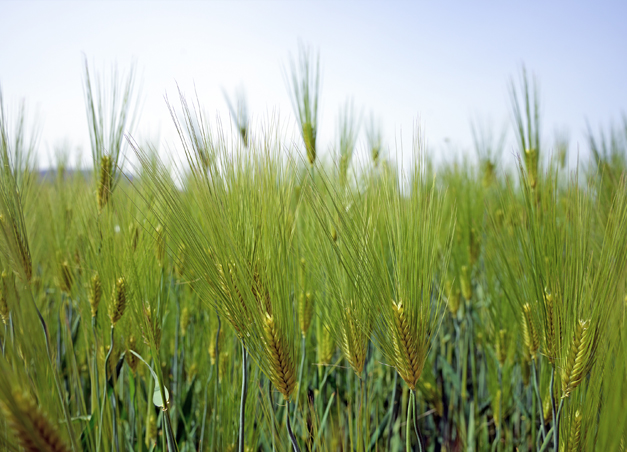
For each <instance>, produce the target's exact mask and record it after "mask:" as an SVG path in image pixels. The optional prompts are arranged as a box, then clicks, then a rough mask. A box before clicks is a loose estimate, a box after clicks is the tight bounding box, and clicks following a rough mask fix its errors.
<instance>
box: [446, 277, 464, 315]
mask: <svg viewBox="0 0 627 452" xmlns="http://www.w3.org/2000/svg"><path fill="white" fill-rule="evenodd" d="M444 293H445V294H446V299H447V301H448V310H449V311H450V312H451V314H452V315H453V316H456V315H457V311H459V306H460V304H461V292H460V290H459V288H458V287H455V288H453V282H452V281H451V280H450V279H447V280H446V283H445V284H444Z"/></svg>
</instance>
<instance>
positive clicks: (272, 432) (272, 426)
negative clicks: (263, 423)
mask: <svg viewBox="0 0 627 452" xmlns="http://www.w3.org/2000/svg"><path fill="white" fill-rule="evenodd" d="M268 400H269V401H270V422H271V423H272V425H271V426H270V433H271V435H272V452H275V451H276V449H275V445H274V403H273V402H272V383H271V382H270V380H268Z"/></svg>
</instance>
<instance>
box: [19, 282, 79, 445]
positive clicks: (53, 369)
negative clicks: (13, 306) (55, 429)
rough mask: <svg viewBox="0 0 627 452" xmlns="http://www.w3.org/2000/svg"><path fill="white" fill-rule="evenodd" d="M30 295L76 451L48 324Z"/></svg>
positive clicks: (71, 440)
mask: <svg viewBox="0 0 627 452" xmlns="http://www.w3.org/2000/svg"><path fill="white" fill-rule="evenodd" d="M29 294H30V297H31V301H32V302H33V306H34V308H35V311H37V316H38V317H39V322H40V323H41V327H42V328H43V330H44V337H45V339H46V352H47V355H48V363H49V364H50V368H51V370H52V375H53V376H54V384H55V386H56V388H57V393H58V394H59V399H60V401H61V406H62V407H63V414H64V416H65V422H66V423H67V429H68V434H69V436H70V443H71V445H72V450H73V451H76V450H78V448H77V446H76V439H75V438H74V430H73V429H72V420H71V417H70V411H69V408H68V406H67V403H66V400H65V398H64V397H63V392H62V391H61V384H60V383H59V375H58V374H57V369H56V368H55V367H54V364H53V362H52V354H51V352H50V335H49V333H48V326H47V325H46V321H45V320H44V318H43V316H42V315H41V312H40V311H39V308H38V307H37V305H36V304H35V299H34V298H33V294H32V293H31V292H30V291H29ZM13 344H15V341H14V342H13Z"/></svg>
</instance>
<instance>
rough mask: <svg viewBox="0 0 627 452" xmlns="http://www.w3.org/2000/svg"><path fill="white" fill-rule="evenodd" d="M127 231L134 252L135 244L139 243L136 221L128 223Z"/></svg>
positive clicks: (135, 249)
mask: <svg viewBox="0 0 627 452" xmlns="http://www.w3.org/2000/svg"><path fill="white" fill-rule="evenodd" d="M128 232H129V235H130V237H131V249H132V250H133V252H135V251H137V245H138V244H139V225H138V224H137V222H133V223H131V224H130V225H129V230H128Z"/></svg>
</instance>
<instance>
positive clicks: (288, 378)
mask: <svg viewBox="0 0 627 452" xmlns="http://www.w3.org/2000/svg"><path fill="white" fill-rule="evenodd" d="M264 332H265V336H266V337H265V340H266V352H267V356H268V359H269V361H270V369H269V374H270V375H269V377H270V380H271V381H272V384H273V385H274V386H275V387H276V388H277V389H278V390H279V391H280V392H281V394H283V397H284V398H285V400H289V398H290V396H291V395H292V392H293V391H294V387H295V386H296V378H295V374H296V372H295V369H294V364H293V362H292V359H291V357H290V353H289V350H288V349H287V347H286V343H285V339H284V338H283V337H282V335H281V332H280V331H279V330H278V329H277V328H276V325H275V323H274V318H273V317H272V316H271V315H269V314H266V318H265V324H264Z"/></svg>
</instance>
